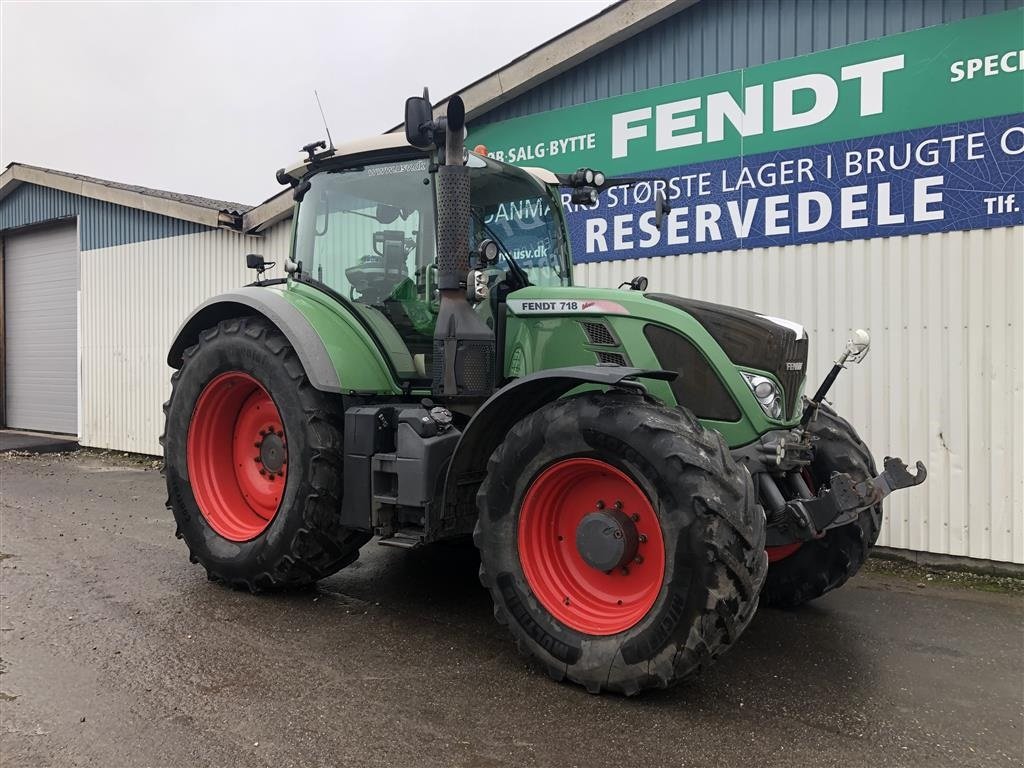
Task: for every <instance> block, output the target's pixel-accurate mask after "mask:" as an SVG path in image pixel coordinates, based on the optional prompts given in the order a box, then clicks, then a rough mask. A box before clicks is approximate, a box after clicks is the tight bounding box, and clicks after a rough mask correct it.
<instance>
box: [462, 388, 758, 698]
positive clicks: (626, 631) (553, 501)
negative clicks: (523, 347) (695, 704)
mask: <svg viewBox="0 0 1024 768" xmlns="http://www.w3.org/2000/svg"><path fill="white" fill-rule="evenodd" d="M595 496H596V497H597V498H591V497H595ZM605 496H607V498H604V497H605ZM615 501H623V502H624V503H623V504H622V505H621V507H615ZM477 506H478V507H479V513H480V514H479V519H478V522H477V527H476V531H475V533H474V542H475V543H476V545H477V547H478V548H479V550H480V559H481V566H480V580H481V582H482V583H483V584H484V586H485V587H487V589H488V590H490V592H491V596H492V598H493V600H494V615H495V618H496V619H497V620H498V621H499V622H500V623H502V624H505V625H507V626H508V628H509V631H510V632H511V634H512V637H513V638H514V640H515V642H516V645H517V647H518V648H519V649H520V650H521V651H523V652H526V653H529V654H530V655H532V656H534V657H535V658H537V659H538V660H539V661H540V662H541V664H542V665H543V666H544V667H545V668H546V670H547V671H548V674H549V675H550V676H551V677H553V678H554V679H556V680H561V679H563V678H568V679H569V680H571V681H573V682H575V683H578V684H580V685H583V686H585V687H586V688H587V690H588V691H590V692H592V693H598V692H600V691H602V690H609V691H615V692H619V693H624V694H627V695H629V694H635V693H637V692H639V691H640V690H643V689H645V688H653V687H658V688H667V687H669V686H670V685H673V684H675V683H677V682H679V681H680V680H683V679H685V678H687V677H689V676H690V675H692V674H694V673H696V672H698V671H699V670H700V669H701V668H703V666H704V665H706V664H707V663H708V662H710V661H711V660H712V659H714V658H715V657H717V656H718V655H719V654H721V653H723V652H724V651H725V650H727V649H728V648H729V647H730V646H731V645H732V643H734V642H735V641H736V639H737V638H738V637H739V636H740V633H741V632H742V631H743V630H744V628H745V627H746V626H747V624H748V623H749V622H750V620H751V618H752V617H753V615H754V612H755V611H756V609H757V602H758V593H759V591H760V588H761V583H762V581H763V579H764V574H765V569H766V567H767V557H766V555H765V552H764V537H765V519H764V512H763V510H762V509H761V508H760V507H759V506H757V505H756V504H755V502H754V493H753V488H752V484H751V480H750V475H749V474H748V473H747V472H746V470H744V469H742V468H741V467H739V466H738V465H737V464H736V463H735V462H734V461H733V459H732V457H731V455H730V453H729V451H728V449H727V447H726V446H725V443H724V442H723V440H722V437H721V435H719V434H718V433H716V432H712V431H709V430H706V429H704V428H703V427H702V426H701V424H700V422H698V421H697V419H696V418H694V417H693V416H692V415H691V414H690V413H689V412H688V411H685V410H682V409H668V408H665V407H663V406H661V405H659V404H657V403H656V402H654V401H652V400H650V399H648V398H644V397H641V396H639V395H634V394H627V393H617V392H611V393H588V394H584V395H580V396H578V397H574V398H569V399H563V400H558V401H556V402H554V403H550V404H548V405H546V406H544V407H543V408H541V409H539V410H538V411H536V412H535V413H533V414H531V415H530V416H527V417H526V418H525V419H523V420H522V421H520V422H519V423H518V424H517V425H516V426H515V427H514V428H513V429H512V430H511V431H510V433H509V434H508V436H507V437H506V439H505V441H504V442H503V443H502V444H501V445H500V446H499V447H498V448H497V450H495V452H494V454H493V455H492V456H491V458H490V461H489V463H488V468H487V477H486V479H485V480H484V482H483V484H482V485H481V487H480V491H479V493H478V495H477ZM607 509H614V510H615V514H620V515H622V514H624V515H625V516H624V517H621V518H616V519H622V520H625V519H629V520H633V521H634V523H635V528H636V531H635V532H636V533H637V534H639V535H638V536H637V537H635V538H634V539H633V541H639V542H640V543H639V544H637V545H636V549H635V552H636V553H638V554H640V555H641V559H640V560H636V559H635V558H633V559H628V565H626V566H622V565H616V566H615V567H613V568H611V569H609V570H605V567H604V565H602V566H601V567H597V566H596V565H594V564H593V562H592V560H586V557H584V556H583V554H582V553H583V549H582V548H581V547H580V546H577V540H576V538H575V537H576V536H578V535H579V531H580V530H583V528H584V526H583V525H582V524H581V522H582V521H581V518H583V517H584V516H587V515H589V513H590V512H592V511H594V510H598V511H600V510H607ZM524 523H525V525H524ZM623 524H624V525H626V526H627V528H628V525H629V524H628V523H623ZM598 530H601V529H600V526H599V527H598ZM606 530H607V529H606ZM618 532H619V533H621V532H622V531H618ZM626 533H627V535H626V536H625V538H626V539H630V537H631V536H632V532H630V531H628V530H627V531H626ZM559 537H561V538H559ZM615 538H616V539H621V538H622V537H621V536H619V535H617V534H616V536H615ZM629 551H630V552H632V551H634V550H632V549H631V550H629ZM624 557H626V558H631V557H632V556H631V555H624ZM585 561H586V562H585ZM617 562H627V560H623V561H617ZM623 568H625V570H623ZM563 595H564V597H563Z"/></svg>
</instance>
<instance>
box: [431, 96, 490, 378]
mask: <svg viewBox="0 0 1024 768" xmlns="http://www.w3.org/2000/svg"><path fill="white" fill-rule="evenodd" d="M465 126H466V108H465V105H464V104H463V102H462V98H461V97H460V96H452V97H451V99H449V100H448V115H447V120H446V125H445V129H444V130H445V144H444V159H445V162H444V165H442V166H440V167H439V168H438V170H437V279H438V289H439V291H440V307H439V310H438V314H437V325H436V326H435V329H434V356H433V371H432V373H433V382H432V389H433V393H434V395H436V396H439V397H446V398H451V397H466V398H479V397H486V396H488V395H489V394H490V393H491V391H492V389H493V386H492V384H493V382H494V360H495V346H494V331H492V330H491V329H490V328H488V327H487V325H486V323H484V321H483V320H481V319H480V316H479V315H478V314H477V313H476V312H474V311H473V308H472V307H471V306H470V304H469V301H468V300H467V298H466V280H467V275H468V273H469V266H470V265H469V255H470V254H469V228H470V218H471V217H470V188H469V168H467V167H466V162H465V145H464V141H465V140H464V136H463V134H464V132H465Z"/></svg>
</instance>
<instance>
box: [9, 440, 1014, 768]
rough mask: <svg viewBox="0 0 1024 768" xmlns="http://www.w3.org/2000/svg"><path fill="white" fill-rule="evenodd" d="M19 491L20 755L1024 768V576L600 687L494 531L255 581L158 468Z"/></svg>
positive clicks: (781, 618) (13, 673) (874, 583)
mask: <svg viewBox="0 0 1024 768" xmlns="http://www.w3.org/2000/svg"><path fill="white" fill-rule="evenodd" d="M0 497H2V512H0V514H2V517H0V657H2V661H0V763H2V765H4V766H26V767H34V766H51V765H52V766H72V765H75V766H78V765H82V766H85V765H89V766H92V765H95V766H104V767H107V766H184V765H189V766H217V767H218V768H223V767H225V766H236V765H237V766H264V765H266V766H303V768H306V767H310V766H341V765H344V766H347V765H351V766H360V767H362V766H385V765H401V766H421V765H422V766H428V765H430V766H434V765H436V766H482V767H487V766H528V765H550V766H559V767H560V768H562V767H564V766H602V765H616V766H621V765H654V766H711V765H716V766H757V765H766V764H769V763H772V764H775V763H778V764H785V765H788V766H815V767H817V766H823V767H824V766H833V765H835V766H844V768H851V767H853V766H872V767H875V766H890V765H901V766H929V767H931V766H982V765H986V766H988V765H992V766H1020V765H1021V764H1022V763H1024V598H1022V597H1021V595H1020V593H1019V588H1018V587H1019V585H1018V584H1017V583H1015V582H1013V581H1012V580H1011V581H1010V582H1008V583H1004V584H1003V585H1001V586H1000V585H998V584H996V585H995V586H994V587H993V585H992V584H989V587H993V588H994V589H996V590H997V591H991V589H988V588H985V589H978V588H977V585H976V584H974V582H972V581H971V580H970V579H968V580H966V581H964V582H962V583H961V581H960V580H957V579H948V578H944V577H942V576H939V575H936V574H932V578H930V579H929V578H928V574H927V573H926V572H924V571H920V570H919V569H906V570H900V569H895V568H892V567H890V566H888V565H876V566H872V568H869V569H868V570H867V572H865V573H863V574H862V575H860V576H858V577H857V578H856V579H854V580H853V581H852V582H851V583H850V584H848V585H847V586H846V587H845V588H844V589H842V590H840V591H838V592H835V593H832V594H831V595H828V596H826V597H825V598H823V599H821V600H818V601H816V602H815V603H813V604H812V605H809V606H807V607H805V608H804V609H802V610H799V611H795V612H782V611H774V610H768V609H762V610H761V611H760V613H759V614H758V616H757V617H756V618H755V619H754V622H753V624H752V625H751V627H750V628H749V629H748V630H747V632H746V633H745V634H744V636H743V638H742V639H741V640H740V642H739V643H738V645H737V647H736V648H735V649H734V650H732V651H731V652H730V653H729V654H727V655H726V656H724V657H723V658H721V659H720V660H719V662H718V664H717V665H716V666H714V667H713V668H712V669H710V670H708V671H707V672H705V673H704V674H703V675H702V676H701V677H700V678H699V679H697V680H695V681H693V682H691V683H688V684H686V685H684V686H682V687H679V688H676V689H673V690H671V691H667V692H656V693H653V694H647V695H644V696H641V697H637V698H633V699H622V698H618V697H614V696H602V697H595V696H590V695H588V694H587V693H585V692H584V691H582V690H579V689H577V688H575V687H571V686H568V685H559V684H556V683H552V682H551V681H549V680H548V679H547V678H546V676H544V675H543V673H541V672H539V671H538V670H536V669H535V668H534V667H533V665H532V664H531V663H530V662H529V661H527V660H525V659H522V658H520V657H518V656H517V655H516V654H515V652H514V650H513V648H512V645H511V642H510V641H509V640H508V639H507V638H506V636H505V633H504V630H503V629H502V628H501V627H499V626H497V625H496V624H495V623H494V621H493V620H492V618H491V611H490V604H489V598H488V597H487V595H486V593H485V592H484V591H483V589H482V588H481V587H480V586H479V584H478V582H477V579H476V569H477V561H476V558H475V554H474V552H473V550H472V548H471V547H466V546H463V545H458V546H438V547H433V548H428V549H426V550H422V551H418V552H403V551H396V550H392V549H388V548H385V547H380V546H377V545H376V544H375V543H373V542H371V543H370V544H368V545H367V546H366V547H365V548H364V550H363V556H362V557H361V558H360V560H359V561H358V562H357V563H356V564H355V565H353V566H352V567H350V568H348V569H346V570H345V571H343V572H341V573H339V574H338V575H336V576H334V577H332V578H330V579H327V580H325V581H324V582H322V583H321V584H320V585H319V586H317V587H316V588H312V589H309V590H305V591H301V592H296V593H291V594H287V595H275V596H255V597H254V596H251V595H248V594H242V593H239V592H235V591H232V590H230V589H227V588H224V587H222V586H219V585H216V584H211V583H208V582H207V581H206V578H205V575H204V574H203V573H202V571H201V569H200V568H199V567H198V566H192V565H190V564H189V563H188V559H187V557H186V551H185V547H184V545H183V544H182V543H181V542H179V541H177V540H175V539H174V536H173V525H172V523H171V519H170V514H169V513H168V512H167V511H166V510H165V509H164V507H163V500H164V491H163V483H162V479H161V477H160V475H159V473H158V471H157V470H156V468H155V466H154V464H153V462H152V461H149V460H145V459H136V458H130V457H125V458H121V457H110V456H100V455H97V454H95V453H90V452H84V451H83V452H79V453H76V454H51V455H45V456H22V455H16V454H11V453H7V454H2V455H0ZM965 585H966V586H965ZM1015 590H1018V591H1015Z"/></svg>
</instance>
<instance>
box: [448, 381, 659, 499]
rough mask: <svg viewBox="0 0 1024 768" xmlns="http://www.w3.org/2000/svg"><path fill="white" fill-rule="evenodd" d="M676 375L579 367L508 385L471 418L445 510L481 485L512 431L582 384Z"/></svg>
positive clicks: (450, 472)
mask: <svg viewBox="0 0 1024 768" xmlns="http://www.w3.org/2000/svg"><path fill="white" fill-rule="evenodd" d="M677 375H678V374H676V372H675V371H660V370H644V369H642V368H626V367H620V366H602V365H577V366H570V367H566V368H550V369H548V370H546V371H538V372H537V373H532V374H530V375H529V376H523V377H522V378H519V379H516V380H514V381H513V382H512V383H510V384H507V385H506V386H504V387H502V388H501V389H499V390H498V391H497V392H495V393H494V394H493V395H491V396H490V397H489V398H488V399H487V401H486V402H485V403H484V404H483V405H482V406H480V408H479V409H478V410H477V412H476V413H475V414H473V418H471V419H470V420H469V424H467V425H466V429H465V430H464V431H463V433H462V437H461V438H460V439H459V442H458V444H457V445H456V446H455V451H454V452H453V454H452V459H451V462H450V463H449V464H448V473H447V476H446V478H445V509H446V510H447V509H449V508H450V507H451V505H458V502H459V485H460V484H463V485H475V484H479V482H480V479H481V478H482V474H481V473H483V472H486V470H487V461H488V459H490V457H491V454H492V453H493V452H494V450H495V448H497V447H498V444H499V443H501V441H502V440H504V439H505V436H506V435H507V434H508V432H509V430H510V429H512V427H513V426H514V425H515V423H516V422H517V421H519V420H520V419H522V418H523V417H525V416H527V415H528V414H530V413H533V412H534V411H536V410H537V409H538V408H540V407H541V406H543V405H546V404H547V403H550V402H552V401H554V400H557V399H558V398H560V397H561V396H562V395H564V394H566V393H567V392H569V391H570V390H573V389H575V388H576V387H579V386H581V385H584V384H597V385H600V386H606V387H616V386H618V387H635V388H640V389H642V387H641V385H640V384H639V383H638V382H637V381H636V379H641V378H646V379H655V380H659V381H672V380H673V379H675V378H676V376H677ZM456 514H458V513H457V512H456Z"/></svg>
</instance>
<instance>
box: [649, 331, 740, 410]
mask: <svg viewBox="0 0 1024 768" xmlns="http://www.w3.org/2000/svg"><path fill="white" fill-rule="evenodd" d="M644 336H646V337H647V342H648V343H649V344H650V345H651V349H652V350H653V351H654V356H655V357H657V358H658V365H660V366H661V367H662V368H664V369H665V370H666V371H675V372H677V373H678V374H679V375H678V376H677V377H676V378H675V380H674V381H672V382H670V383H669V386H670V387H671V388H672V394H673V395H674V396H675V398H676V404H677V405H681V406H683V407H684V408H688V409H689V410H691V411H693V415H694V416H696V417H697V418H699V419H714V420H715V421H739V419H740V409H739V406H738V405H736V401H735V400H733V399H732V395H730V394H729V391H728V390H727V389H726V388H725V385H724V384H723V383H722V380H721V379H720V378H718V374H717V373H716V372H715V369H714V368H712V367H711V363H709V362H708V361H707V358H705V357H704V355H703V354H701V351H700V350H699V349H697V347H696V346H695V345H694V343H693V342H692V341H690V340H689V339H688V338H686V337H685V336H682V335H680V334H678V333H676V332H675V331H670V330H669V329H668V328H662V327H661V326H660V325H651V324H648V325H645V326H644Z"/></svg>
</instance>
